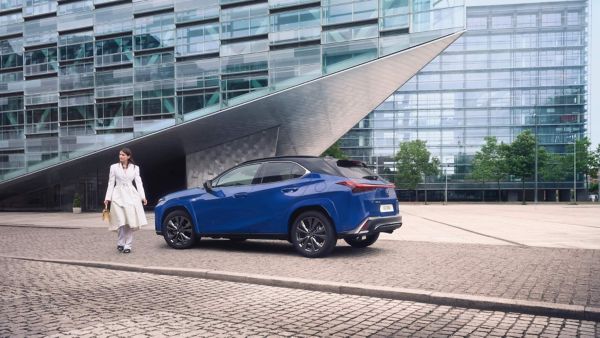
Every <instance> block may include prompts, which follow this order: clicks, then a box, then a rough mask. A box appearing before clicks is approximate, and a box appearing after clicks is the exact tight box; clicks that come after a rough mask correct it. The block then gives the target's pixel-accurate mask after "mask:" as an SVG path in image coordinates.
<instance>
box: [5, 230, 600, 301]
mask: <svg viewBox="0 0 600 338" xmlns="http://www.w3.org/2000/svg"><path fill="white" fill-rule="evenodd" d="M115 237H116V236H115V234H114V233H112V232H108V231H106V230H105V229H96V228H92V229H49V228H28V227H25V228H23V227H0V238H2V241H3V245H2V246H0V256H23V257H31V258H55V259H68V260H85V261H97V262H112V263H119V264H138V265H143V266H161V267H177V268H195V269H210V270H220V271H229V272H236V273H247V274H257V275H265V276H281V277H294V278H304V279H311V280H315V279H316V280H322V281H330V282H338V283H353V284H364V285H377V286H384V287H396V288H411V289H421V290H432V291H439V292H448V293H458V294H469V295H479V296H489V297H501V298H507V299H521V300H529V301H544V302H551V303H560V304H575V305H588V306H595V307H598V306H600V251H599V250H581V249H554V248H538V247H526V246H505V245H480V244H452V243H429V242H410V241H391V240H380V241H378V242H377V243H375V244H374V245H373V246H372V247H369V248H366V249H363V250H360V249H353V248H351V247H350V246H348V245H346V244H345V243H344V242H343V241H338V244H339V246H338V247H337V248H336V250H335V251H334V253H333V254H332V255H331V257H327V258H325V259H307V258H303V257H301V256H299V255H298V254H297V253H296V252H295V251H294V249H293V247H292V246H291V245H290V244H289V243H287V242H284V241H254V240H250V241H247V242H244V243H235V242H231V241H228V240H202V241H201V242H200V245H199V246H197V247H195V248H192V249H190V250H173V249H170V248H169V247H167V245H166V244H165V242H164V239H163V238H162V237H160V236H157V235H156V234H154V233H153V232H152V231H139V232H137V233H136V237H135V241H134V247H133V253H132V254H130V255H123V254H119V253H118V252H117V251H116V249H115V247H116V242H115V241H116V239H115Z"/></svg>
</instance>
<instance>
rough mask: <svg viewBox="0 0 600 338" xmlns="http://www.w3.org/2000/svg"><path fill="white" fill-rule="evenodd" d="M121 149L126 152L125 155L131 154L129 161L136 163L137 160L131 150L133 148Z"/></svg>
mask: <svg viewBox="0 0 600 338" xmlns="http://www.w3.org/2000/svg"><path fill="white" fill-rule="evenodd" d="M120 151H122V152H123V153H125V155H127V156H129V163H131V164H133V165H135V161H134V160H133V153H132V152H131V149H129V148H123V149H121V150H120Z"/></svg>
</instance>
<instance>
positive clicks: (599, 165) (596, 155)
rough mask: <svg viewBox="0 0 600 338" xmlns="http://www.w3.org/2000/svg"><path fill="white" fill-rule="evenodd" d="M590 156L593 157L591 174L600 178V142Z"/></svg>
mask: <svg viewBox="0 0 600 338" xmlns="http://www.w3.org/2000/svg"><path fill="white" fill-rule="evenodd" d="M590 156H591V158H592V161H591V173H590V176H592V178H595V179H598V171H600V144H598V146H597V147H596V151H592V152H591V154H590ZM596 186H597V184H596ZM596 189H597V188H596Z"/></svg>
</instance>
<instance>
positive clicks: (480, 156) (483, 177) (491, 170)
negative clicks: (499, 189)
mask: <svg viewBox="0 0 600 338" xmlns="http://www.w3.org/2000/svg"><path fill="white" fill-rule="evenodd" d="M502 161H504V159H503V158H502V156H501V153H500V145H499V144H498V140H497V139H496V137H493V136H488V137H486V138H485V144H484V145H483V146H482V147H481V150H480V151H478V152H477V153H475V157H473V172H472V174H471V177H472V178H473V179H474V180H477V181H481V182H482V183H485V182H487V181H494V182H498V181H500V180H501V179H502V178H503V177H505V176H506V172H504V170H503V169H504V166H503V165H502Z"/></svg>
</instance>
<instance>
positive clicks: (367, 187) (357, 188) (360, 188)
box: [337, 181, 395, 193]
mask: <svg viewBox="0 0 600 338" xmlns="http://www.w3.org/2000/svg"><path fill="white" fill-rule="evenodd" d="M337 184H339V185H343V186H346V187H348V188H350V190H352V192H353V193H359V192H365V191H373V190H376V189H387V188H395V186H394V185H393V184H368V183H359V182H355V181H342V182H338V183H337Z"/></svg>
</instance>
